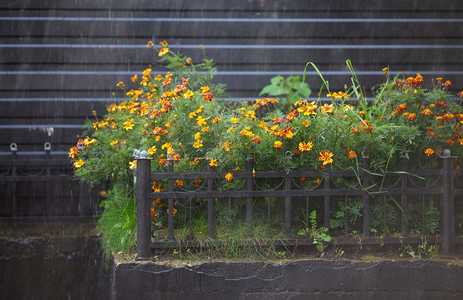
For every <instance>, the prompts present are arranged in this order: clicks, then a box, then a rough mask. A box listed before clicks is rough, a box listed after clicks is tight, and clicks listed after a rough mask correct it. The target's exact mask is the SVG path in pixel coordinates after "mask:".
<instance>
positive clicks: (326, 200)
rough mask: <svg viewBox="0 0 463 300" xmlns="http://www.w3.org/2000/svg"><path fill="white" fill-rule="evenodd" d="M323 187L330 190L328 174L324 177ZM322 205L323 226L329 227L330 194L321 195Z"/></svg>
mask: <svg viewBox="0 0 463 300" xmlns="http://www.w3.org/2000/svg"><path fill="white" fill-rule="evenodd" d="M323 188H324V189H325V190H326V191H329V190H330V177H329V176H328V175H327V176H326V177H325V182H324V183H323ZM323 207H324V214H325V223H324V225H323V226H325V227H326V228H328V229H330V210H331V196H330V195H325V196H324V197H323Z"/></svg>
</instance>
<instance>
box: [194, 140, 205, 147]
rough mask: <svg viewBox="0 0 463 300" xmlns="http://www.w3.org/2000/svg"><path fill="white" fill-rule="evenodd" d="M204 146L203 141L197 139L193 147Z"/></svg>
mask: <svg viewBox="0 0 463 300" xmlns="http://www.w3.org/2000/svg"><path fill="white" fill-rule="evenodd" d="M202 146H203V144H202V143H201V141H195V142H194V144H193V147H194V148H196V149H198V148H201V147H202Z"/></svg>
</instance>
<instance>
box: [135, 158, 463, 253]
mask: <svg viewBox="0 0 463 300" xmlns="http://www.w3.org/2000/svg"><path fill="white" fill-rule="evenodd" d="M135 158H136V159H137V169H136V192H137V257H138V259H147V258H149V257H150V255H151V254H152V250H153V249H157V248H165V247H167V245H174V246H173V247H175V246H178V243H176V242H175V236H174V232H175V231H174V228H175V226H174V213H173V211H174V210H173V208H174V203H175V201H180V200H182V199H190V200H191V199H207V234H208V235H209V237H211V238H214V234H215V233H214V200H218V201H220V200H224V199H236V198H242V199H246V222H247V227H248V230H249V232H250V233H252V228H253V226H252V225H253V223H252V222H253V199H257V198H265V199H268V198H269V197H278V198H281V199H282V201H284V231H285V235H286V237H287V240H288V243H295V244H297V243H298V242H297V240H298V239H297V238H295V237H294V234H293V233H294V231H293V229H294V226H293V220H292V213H291V210H292V205H293V201H294V199H296V198H300V197H303V198H306V199H307V201H309V199H312V198H322V199H323V200H322V203H323V205H322V206H323V216H324V220H323V226H325V227H326V228H330V216H331V215H332V211H331V210H332V207H331V202H332V201H333V199H335V198H336V197H338V198H339V197H340V196H341V197H358V198H361V199H362V201H363V212H362V222H363V230H362V238H363V240H364V241H367V240H368V239H369V238H371V237H370V233H371V226H370V218H371V216H370V215H371V211H370V204H371V201H372V199H373V198H375V199H378V198H381V197H384V202H385V209H386V199H387V198H388V197H394V199H400V200H397V205H398V206H399V205H400V207H401V210H400V215H401V217H400V233H401V237H400V239H401V240H402V241H403V238H404V237H407V236H408V234H409V228H408V221H407V214H408V212H407V206H408V205H407V203H408V202H409V201H412V200H411V199H412V198H413V199H415V197H416V196H417V195H422V197H423V201H424V197H425V196H426V197H431V198H433V199H437V200H438V201H439V202H440V212H441V221H440V236H438V237H437V239H438V240H439V241H440V243H441V246H442V248H441V249H442V253H443V254H446V255H448V254H451V253H452V252H453V251H454V245H455V242H456V240H455V229H454V209H455V202H454V201H455V195H462V194H463V190H461V189H455V178H456V175H460V174H461V171H459V170H456V168H455V167H456V166H455V161H456V157H453V156H451V153H450V151H449V150H445V151H444V153H443V155H442V156H441V158H440V160H441V168H439V169H408V168H407V163H408V160H407V159H405V158H403V159H402V169H400V170H391V171H388V172H386V175H385V176H382V177H381V178H380V182H379V183H378V182H376V184H375V183H374V181H375V180H374V177H375V176H374V174H373V172H372V171H370V170H368V166H369V160H368V158H363V159H362V160H363V162H362V163H363V168H359V169H358V170H353V169H352V170H325V171H323V172H319V171H290V172H275V171H256V172H254V171H253V168H252V164H253V161H252V159H249V160H248V163H247V169H246V170H245V171H238V172H233V177H234V180H235V179H237V180H242V181H244V182H245V184H243V185H242V187H241V188H238V189H236V190H232V191H230V190H220V188H219V187H220V185H218V184H217V183H215V181H217V180H219V181H221V180H224V177H225V175H226V174H227V172H215V171H214V170H213V169H212V168H211V167H208V170H207V171H205V172H175V171H174V164H173V162H172V161H168V171H167V172H165V173H152V172H151V160H150V159H149V158H147V153H146V151H142V152H140V151H138V152H137V155H136V157H135ZM390 177H395V178H396V179H394V180H390V182H392V183H391V184H389V185H388V186H383V182H384V178H390ZM418 177H420V178H421V179H425V178H428V179H429V178H433V182H434V184H431V185H429V186H420V185H416V183H415V181H416V180H414V179H415V178H418ZM299 178H320V181H319V183H318V184H317V185H316V186H315V187H313V188H304V187H302V186H301V185H299V184H298V180H295V179H299ZM339 178H350V179H351V182H356V184H355V185H354V186H352V185H351V186H342V185H339V184H337V180H338V179H339ZM178 179H181V180H197V179H200V180H202V181H203V182H204V183H205V184H204V185H203V186H202V187H201V188H197V189H195V190H193V191H188V190H184V189H182V190H180V189H179V188H176V187H175V182H176V180H178ZM275 179H279V180H281V183H280V184H278V185H277V187H276V188H268V189H266V188H262V187H261V185H259V184H257V183H258V182H259V181H262V180H264V181H265V180H275ZM153 180H155V181H162V180H164V181H167V191H162V192H152V190H151V187H152V181H153ZM376 181H377V180H376ZM157 198H161V199H167V206H168V217H167V230H168V236H167V240H163V241H156V242H153V241H152V240H151V237H152V232H151V227H152V226H151V217H150V208H151V202H152V200H153V199H157ZM413 201H414V200H413ZM423 203H424V202H423ZM424 213H425V211H424V206H423V218H424ZM307 214H308V211H307ZM190 215H191V213H190ZM268 217H269V219H270V211H269V215H268ZM307 221H308V220H307ZM384 222H385V223H386V220H385V221H384ZM307 223H308V222H307ZM423 226H424V225H423ZM387 242H388V240H387V239H383V240H382V243H387ZM391 243H397V241H392V240H391Z"/></svg>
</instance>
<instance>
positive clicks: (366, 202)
mask: <svg viewBox="0 0 463 300" xmlns="http://www.w3.org/2000/svg"><path fill="white" fill-rule="evenodd" d="M369 167H370V159H369V158H368V157H365V156H364V157H363V168H364V169H365V170H368V169H369ZM369 184H370V179H369V174H368V173H365V175H364V176H363V178H362V185H363V188H367V187H368V185H369ZM363 237H364V238H368V237H370V196H369V195H368V193H365V195H363Z"/></svg>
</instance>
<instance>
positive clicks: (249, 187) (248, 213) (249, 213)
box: [246, 158, 253, 235]
mask: <svg viewBox="0 0 463 300" xmlns="http://www.w3.org/2000/svg"><path fill="white" fill-rule="evenodd" d="M252 165H253V159H252V158H248V161H247V163H246V171H247V172H248V174H249V176H248V177H247V178H246V191H248V192H252V175H253V173H252ZM246 224H247V227H248V234H249V235H251V234H252V197H248V198H247V200H246Z"/></svg>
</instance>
